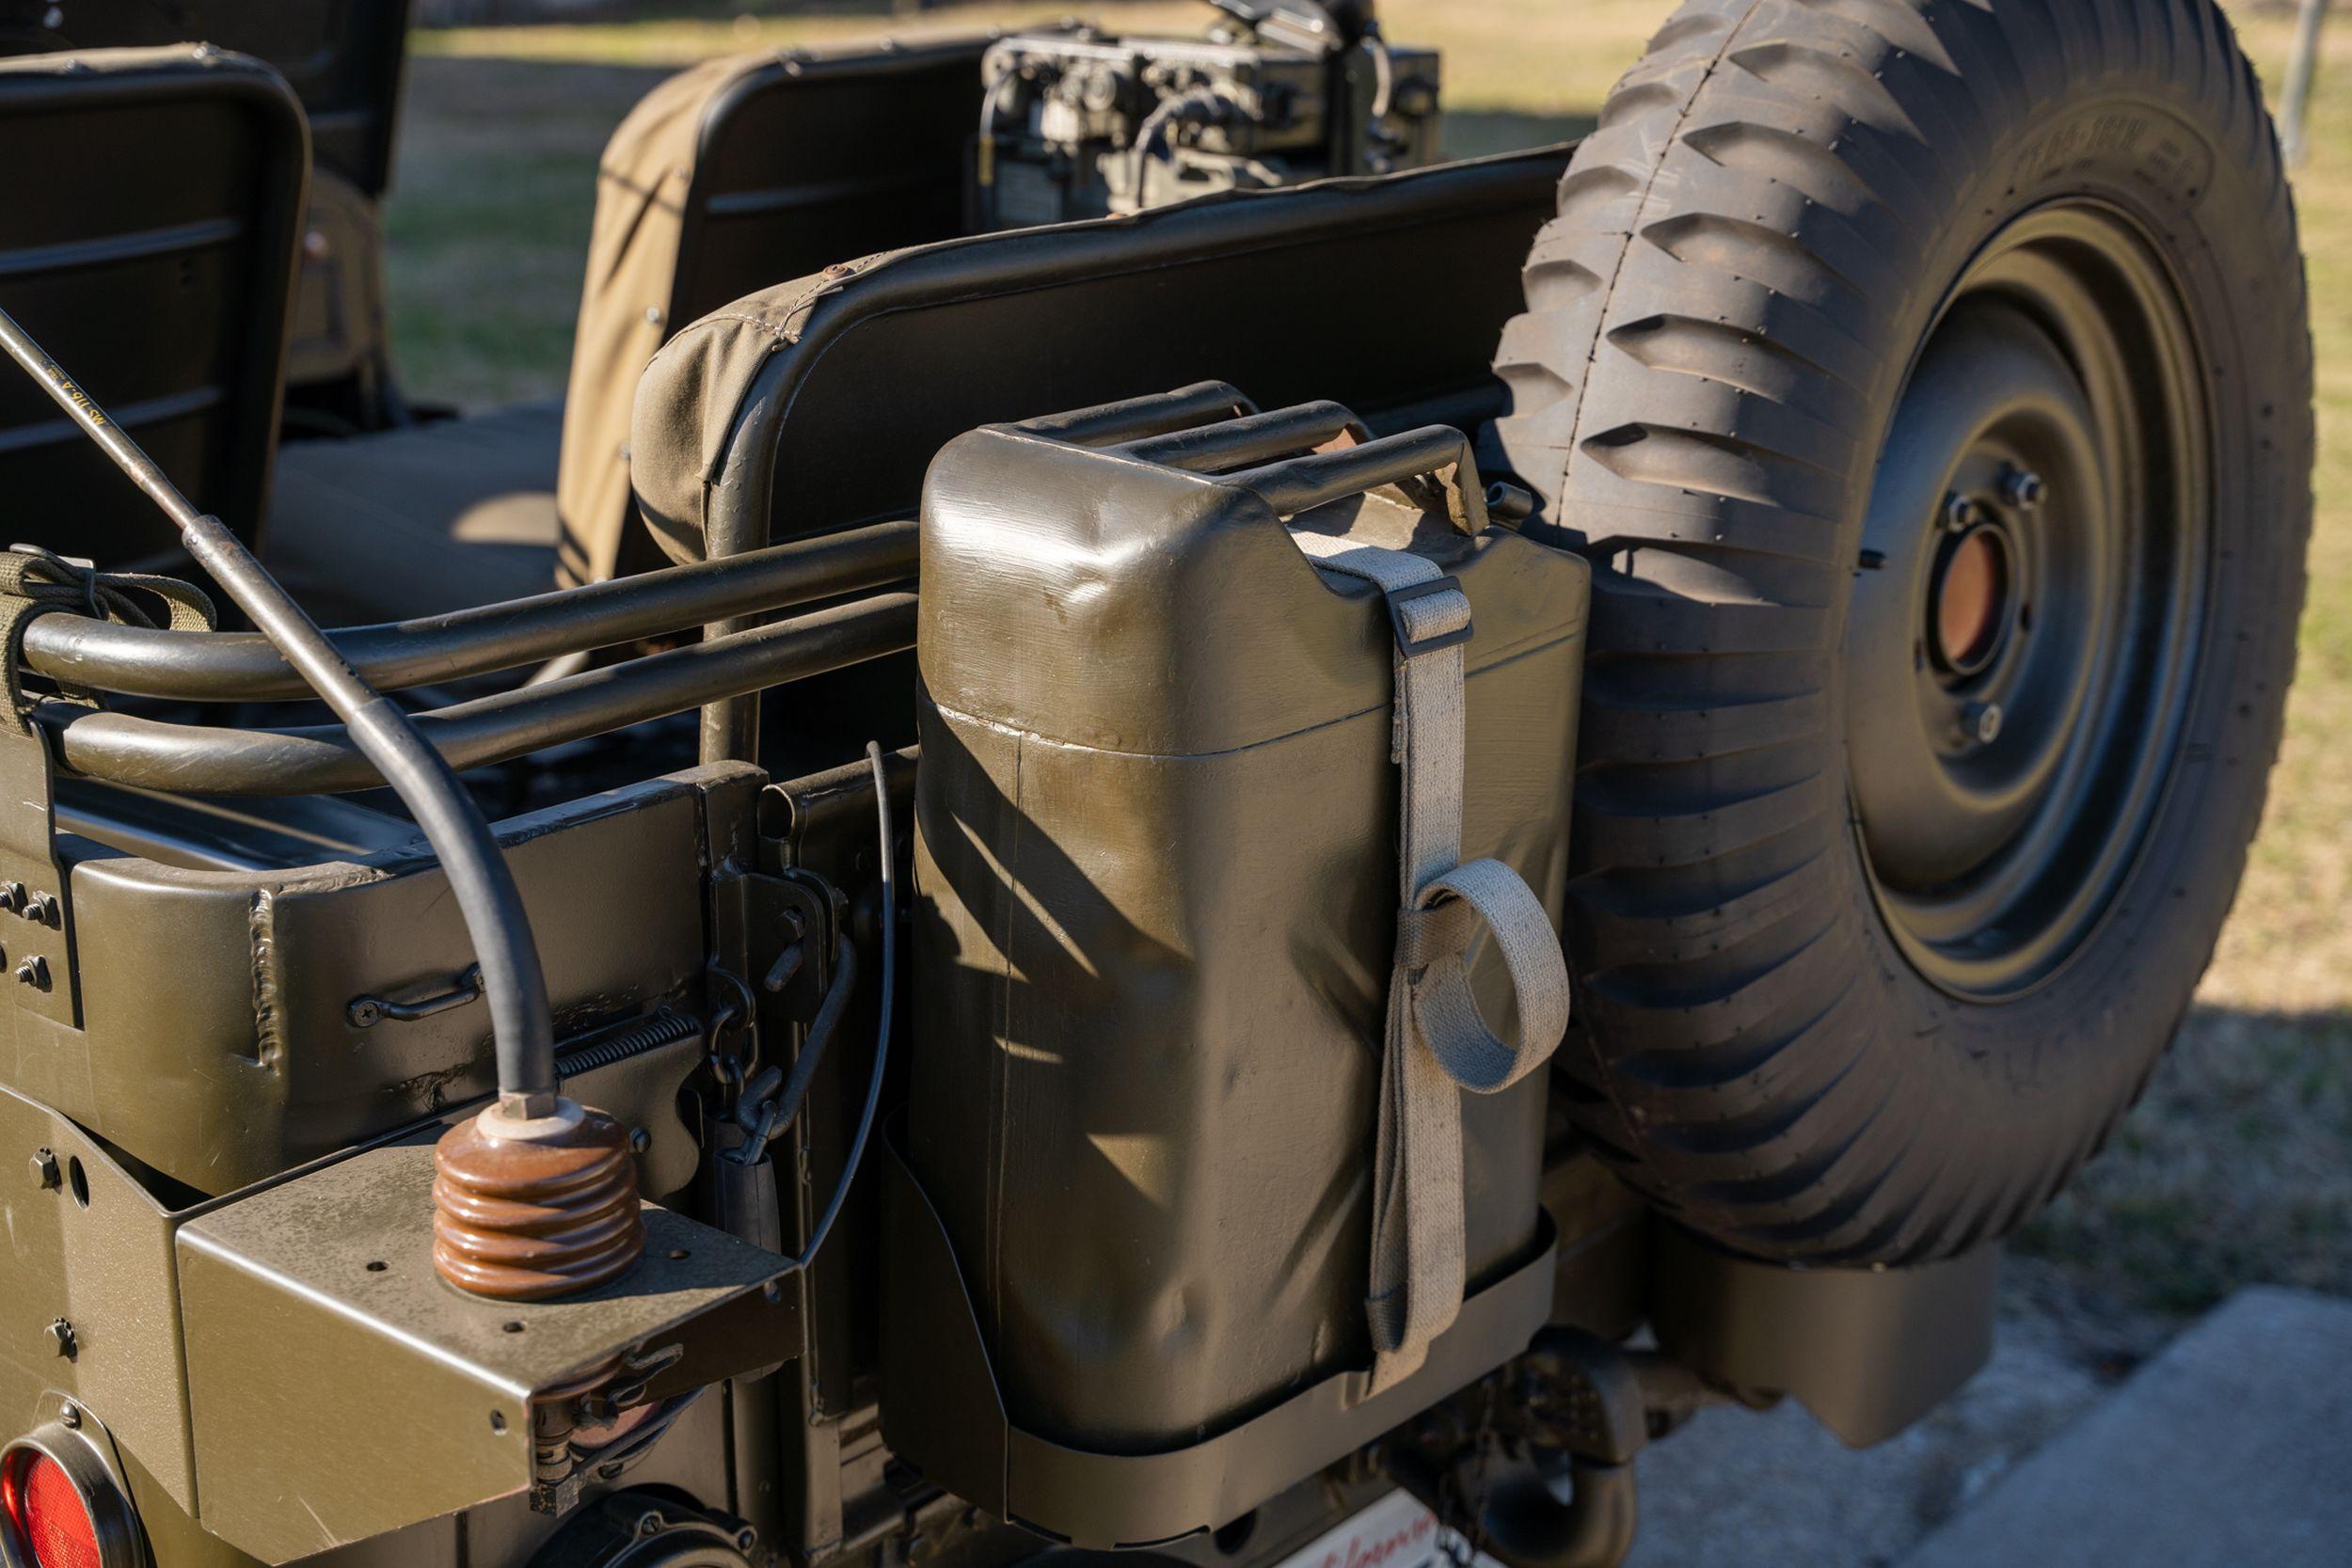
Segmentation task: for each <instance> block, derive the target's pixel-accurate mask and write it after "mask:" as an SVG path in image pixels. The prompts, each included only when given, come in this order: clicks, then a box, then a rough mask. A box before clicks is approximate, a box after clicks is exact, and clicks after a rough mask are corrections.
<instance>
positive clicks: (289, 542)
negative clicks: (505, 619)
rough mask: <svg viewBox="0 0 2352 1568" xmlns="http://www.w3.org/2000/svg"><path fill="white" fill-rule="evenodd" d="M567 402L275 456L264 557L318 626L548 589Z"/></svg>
mask: <svg viewBox="0 0 2352 1568" xmlns="http://www.w3.org/2000/svg"><path fill="white" fill-rule="evenodd" d="M563 428H564V410H563V405H562V404H558V403H544V404H520V405H517V406H516V407H513V408H501V409H499V410H497V411H496V412H493V413H488V414H481V415H474V416H470V417H469V418H466V419H460V420H437V421H436V422H433V423H430V424H420V425H410V426H408V427H406V428H405V429H401V430H392V431H385V432H382V433H380V434H377V435H372V436H353V437H351V438H350V439H348V440H342V441H297V442H293V443H291V444H289V445H288V446H286V447H285V448H284V450H283V451H280V453H279V454H278V483H277V497H276V499H275V501H274V502H273V503H272V505H271V508H270V518H269V528H268V531H266V532H265V533H264V534H263V536H262V559H263V560H264V561H265V562H267V563H268V564H269V566H270V567H271V569H272V570H273V571H275V572H277V574H278V578H279V580H280V581H282V582H283V583H284V584H285V585H286V587H287V589H288V590H289V591H290V592H291V593H292V594H294V597H295V598H296V599H299V600H300V601H301V602H302V604H303V606H304V607H305V608H306V609H308V610H310V613H311V614H312V615H314V616H316V617H317V618H318V619H319V620H320V621H321V622H322V623H324V624H326V625H328V626H362V625H368V624H372V623H374V622H378V621H405V620H411V619H414V618H415V617H417V616H420V615H435V614H439V613H442V612H444V611H447V610H464V609H468V608H470V607H471V606H474V605H484V604H496V603H498V602H500V601H501V600H504V599H518V598H521V597H523V596H524V595H526V594H544V593H546V592H548V590H550V589H552V588H553V587H554V586H555V544H556V534H557V528H556V520H555V467H556V449H557V444H558V442H559V440H560V438H561V436H562V433H563Z"/></svg>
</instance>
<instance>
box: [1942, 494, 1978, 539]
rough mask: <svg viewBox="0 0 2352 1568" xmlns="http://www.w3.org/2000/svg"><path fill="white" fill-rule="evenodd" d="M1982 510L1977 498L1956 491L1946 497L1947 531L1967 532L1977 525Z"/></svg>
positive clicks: (1945, 516) (1945, 528) (1945, 529)
mask: <svg viewBox="0 0 2352 1568" xmlns="http://www.w3.org/2000/svg"><path fill="white" fill-rule="evenodd" d="M1980 512H1981V509H1980V508H1979V506H1978V505H1977V502H1976V498H1974V497H1973V496H1963V495H1962V494H1960V493H1959V492H1958V491H1954V492H1953V493H1952V494H1950V495H1948V496H1946V497H1945V498H1944V531H1946V532H1947V533H1965V532H1967V531H1969V530H1970V529H1972V528H1974V527H1976V526H1977V518H1978V517H1979V515H1980Z"/></svg>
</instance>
